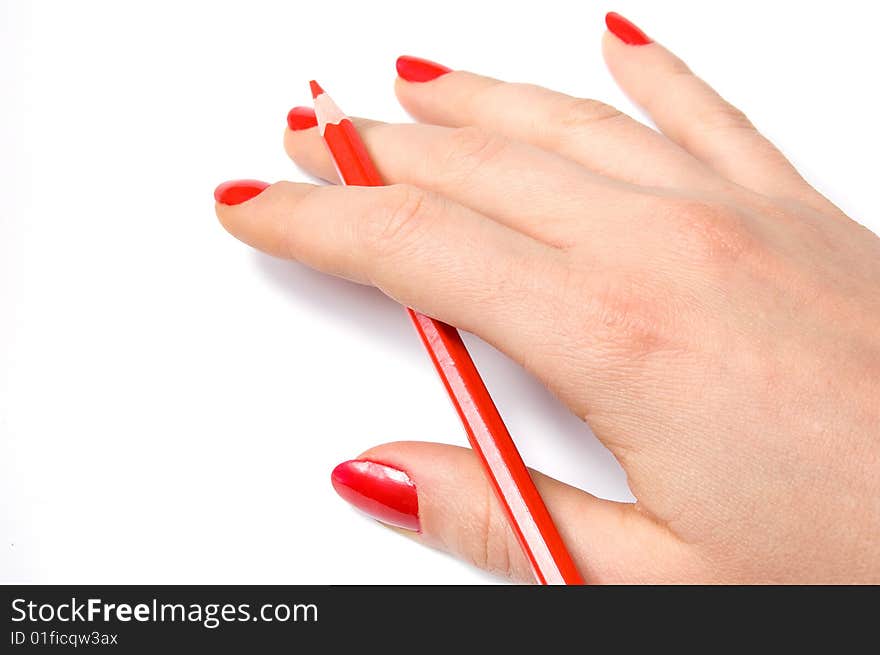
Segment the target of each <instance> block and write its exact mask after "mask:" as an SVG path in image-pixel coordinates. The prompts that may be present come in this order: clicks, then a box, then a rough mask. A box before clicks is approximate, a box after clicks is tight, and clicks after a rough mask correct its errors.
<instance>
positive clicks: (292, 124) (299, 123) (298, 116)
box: [287, 107, 318, 130]
mask: <svg viewBox="0 0 880 655" xmlns="http://www.w3.org/2000/svg"><path fill="white" fill-rule="evenodd" d="M317 124H318V119H317V118H316V117H315V110H314V109H312V108H311V107H294V108H293V109H291V110H290V111H289V112H287V127H289V128H290V129H291V130H307V129H309V128H310V127H315V126H316V125H317Z"/></svg>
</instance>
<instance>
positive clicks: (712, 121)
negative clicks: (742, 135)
mask: <svg viewBox="0 0 880 655" xmlns="http://www.w3.org/2000/svg"><path fill="white" fill-rule="evenodd" d="M698 122H699V124H701V125H702V126H703V127H704V129H706V130H711V131H716V130H754V129H755V128H754V126H753V125H752V121H750V120H749V117H748V116H746V115H745V114H744V113H743V112H742V111H741V110H740V109H738V108H736V107H734V106H733V105H731V104H730V103H728V102H721V103H719V104H715V105H712V107H710V108H709V109H706V110H705V111H703V112H702V113H700V114H699V115H698Z"/></svg>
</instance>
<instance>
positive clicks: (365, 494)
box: [330, 459, 421, 532]
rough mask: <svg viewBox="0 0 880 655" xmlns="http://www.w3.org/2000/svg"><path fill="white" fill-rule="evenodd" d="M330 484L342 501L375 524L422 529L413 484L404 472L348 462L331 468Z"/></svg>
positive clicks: (371, 463) (385, 467)
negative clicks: (370, 518) (352, 506)
mask: <svg viewBox="0 0 880 655" xmlns="http://www.w3.org/2000/svg"><path fill="white" fill-rule="evenodd" d="M330 481H331V482H332V483H333V488H334V489H335V490H336V493H338V494H339V495H340V496H341V497H342V499H343V500H345V501H347V502H349V503H351V504H352V505H354V506H355V507H357V508H358V509H359V510H361V511H362V512H364V513H366V514H369V515H370V516H372V517H373V518H374V519H376V520H377V521H382V523H387V524H388V525H393V526H396V527H398V528H404V529H406V530H413V531H415V532H418V531H419V530H420V529H421V524H420V523H419V497H418V495H417V494H416V485H414V484H413V481H412V480H410V479H409V476H408V475H407V474H406V473H405V472H404V471H401V470H400V469H398V468H394V467H393V466H388V465H386V464H380V463H379V462H371V461H368V460H363V459H351V460H349V461H347V462H343V463H342V464H340V465H339V466H337V467H336V468H335V469H333V473H332V474H331V475H330Z"/></svg>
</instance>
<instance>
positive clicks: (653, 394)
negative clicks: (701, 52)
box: [217, 16, 880, 583]
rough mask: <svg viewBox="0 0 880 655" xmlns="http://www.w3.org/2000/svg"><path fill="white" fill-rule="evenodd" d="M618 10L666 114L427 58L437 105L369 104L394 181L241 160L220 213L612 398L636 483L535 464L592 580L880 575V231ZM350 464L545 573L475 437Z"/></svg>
mask: <svg viewBox="0 0 880 655" xmlns="http://www.w3.org/2000/svg"><path fill="white" fill-rule="evenodd" d="M609 27H610V28H611V29H612V30H613V33H612V32H609V33H606V34H605V37H604V43H603V47H604V54H605V58H606V61H607V63H608V66H609V68H610V70H611V72H612V74H613V75H614V77H615V79H616V80H617V81H618V83H619V84H620V86H621V87H622V88H623V89H624V90H625V91H626V92H627V93H628V94H629V95H630V96H631V97H632V98H633V100H634V101H635V102H636V103H638V104H639V105H641V106H642V107H643V108H644V109H645V110H646V111H647V113H648V114H649V115H650V117H651V118H652V119H653V121H654V122H655V123H656V124H657V126H658V127H659V128H660V130H661V132H662V133H660V132H656V131H654V130H652V129H649V128H648V127H645V126H643V125H641V124H640V123H638V122H636V121H634V120H633V119H631V118H629V117H627V116H625V115H623V114H621V113H620V112H618V111H617V110H615V109H613V108H611V107H609V106H607V105H604V104H602V103H599V102H596V101H594V100H585V99H579V98H572V97H569V96H565V95H562V94H558V93H554V92H552V91H549V90H546V89H541V88H538V87H535V86H531V85H522V84H508V83H503V82H499V81H497V80H492V79H488V78H485V77H481V76H478V75H474V74H472V73H467V72H463V71H448V70H447V69H445V68H443V67H438V66H436V65H433V64H429V63H425V62H419V61H415V60H411V59H406V58H404V59H402V61H401V62H399V64H398V70H399V72H400V73H401V77H400V78H398V80H397V84H396V91H397V94H398V97H399V99H400V101H401V103H402V104H403V106H404V107H405V108H406V109H407V110H408V111H409V112H410V113H411V114H412V115H413V116H414V117H415V118H416V119H418V120H419V121H420V122H421V123H422V124H417V125H388V124H384V123H378V122H374V121H366V120H359V121H358V127H359V130H360V131H361V134H362V135H363V137H364V140H365V142H366V144H367V147H368V148H369V150H370V152H371V155H372V156H373V158H374V160H375V162H376V164H377V166H378V168H379V170H380V172H381V173H382V175H383V177H384V179H385V180H386V181H387V182H388V183H389V185H390V186H387V187H381V188H357V187H348V188H341V187H333V186H326V187H319V186H314V185H309V184H293V183H289V182H280V183H277V184H274V185H271V186H268V187H266V185H262V184H236V183H231V184H228V185H225V186H222V187H221V188H220V189H218V200H220V202H219V203H218V205H217V213H218V216H219V218H220V220H221V222H222V223H223V225H224V226H225V227H226V228H227V229H228V230H229V231H230V232H231V233H232V234H234V235H235V236H237V237H238V238H240V239H242V240H243V241H245V242H247V243H249V244H251V245H253V246H254V247H257V248H259V249H261V250H264V251H266V252H269V253H272V254H274V255H278V256H282V257H289V258H293V259H297V260H299V261H302V262H304V263H306V264H308V265H310V266H312V267H314V268H316V269H318V270H321V271H324V272H327V273H332V274H335V275H340V276H343V277H346V278H348V279H351V280H354V281H357V282H361V283H364V284H372V285H375V286H377V287H379V288H380V289H382V290H383V291H384V292H385V293H387V294H388V295H389V296H391V297H393V298H395V299H396V300H398V301H399V302H400V303H402V304H405V305H408V306H411V307H413V308H415V309H417V310H419V311H420V312H423V313H425V314H428V315H430V316H434V317H436V318H438V319H441V320H443V321H446V322H448V323H450V324H452V325H455V326H458V327H461V328H462V329H465V330H468V331H470V332H473V333H475V334H477V335H479V336H480V337H482V338H483V339H485V340H486V341H488V342H490V343H492V344H493V345H495V346H496V347H497V348H499V349H500V350H502V351H504V352H505V353H507V354H508V355H509V356H511V357H512V358H514V359H515V360H516V361H518V362H520V363H521V364H522V365H523V366H524V367H526V368H527V369H528V370H529V371H531V372H532V373H533V374H534V375H535V376H537V377H538V378H539V379H540V380H541V381H542V382H543V383H544V384H545V385H547V386H548V387H549V388H550V389H551V390H552V391H553V392H554V393H556V394H557V395H558V396H559V397H560V398H561V399H562V400H563V401H564V402H565V403H566V404H567V406H568V407H569V408H570V409H571V410H572V411H573V412H574V413H575V414H577V415H578V416H579V417H581V418H583V419H584V420H585V421H587V423H588V424H589V425H590V426H591V427H592V429H593V431H594V432H595V434H596V435H597V436H598V437H599V438H600V439H601V440H602V441H603V442H604V443H605V444H606V445H607V446H608V448H609V449H610V450H611V451H612V452H613V453H614V455H615V456H616V457H617V458H618V460H619V461H620V462H621V464H622V465H623V467H624V469H625V470H626V472H627V475H628V479H629V484H630V488H631V489H632V492H633V494H634V495H635V497H636V498H637V502H636V503H635V504H626V503H616V502H611V501H607V500H602V499H598V498H595V497H593V496H591V495H589V494H587V493H586V492H584V491H581V490H579V489H576V488H573V487H571V486H568V485H566V484H563V483H561V482H558V481H556V480H553V479H551V478H548V477H546V476H543V475H541V474H539V473H534V478H535V482H536V484H537V486H538V488H539V489H540V491H541V493H542V495H543V497H544V499H545V501H546V503H547V505H548V507H549V509H550V511H551V513H552V514H553V515H554V517H555V519H556V522H557V525H558V527H559V529H560V532H561V533H562V535H563V537H564V539H565V540H566V543H567V544H568V546H569V549H570V550H571V552H572V555H573V556H574V558H575V560H576V562H577V563H578V565H579V567H580V569H581V571H582V573H583V574H584V576H585V578H586V579H587V581H588V582H733V583H737V582H868V581H873V582H880V475H878V471H880V239H878V238H877V237H876V236H875V235H873V234H872V233H871V232H869V231H868V230H867V229H865V228H863V227H861V226H859V225H858V224H857V223H855V222H853V221H852V220H850V219H849V218H847V217H846V216H845V215H844V214H843V213H842V212H841V211H840V210H839V209H838V208H837V207H835V206H834V205H833V204H832V203H831V202H829V201H828V200H827V199H825V198H824V197H822V196H821V195H820V194H819V193H818V192H816V191H815V190H814V189H812V188H811V187H810V186H809V185H808V184H807V183H806V182H805V181H804V180H803V179H802V178H801V177H800V175H799V174H798V173H797V171H796V170H795V169H794V168H793V167H792V165H791V164H790V163H789V162H788V161H787V160H786V159H785V158H784V156H783V155H782V154H781V153H780V152H779V151H778V150H777V149H776V148H774V146H773V145H772V144H771V143H769V142H768V141H767V140H766V139H765V138H764V137H762V136H761V135H760V134H759V133H758V132H757V131H756V130H755V129H754V128H753V127H752V125H751V124H750V123H749V121H748V120H747V119H746V118H745V116H744V115H743V114H742V113H741V112H739V111H738V110H737V109H735V108H733V107H732V106H730V105H729V104H728V103H726V102H725V101H724V100H723V99H722V98H721V97H719V96H718V95H717V94H716V93H715V92H714V91H713V90H712V89H711V88H710V87H708V86H707V85H706V84H705V83H704V82H702V81H701V80H699V79H698V78H697V77H695V76H694V75H693V74H692V73H691V72H690V71H689V70H688V69H687V67H686V66H685V65H684V64H683V63H682V62H681V61H680V60H679V59H677V58H676V57H675V56H674V55H673V54H671V53H670V52H669V51H667V50H666V49H665V48H663V47H662V46H660V45H659V44H656V43H652V42H650V41H649V40H648V39H647V38H646V37H644V35H642V34H641V33H640V32H638V31H637V29H636V28H634V27H632V26H631V25H629V24H627V23H625V22H622V21H621V20H620V19H618V18H615V17H613V16H612V17H610V18H609ZM408 79H409V80H412V81H408ZM290 125H291V127H293V128H297V129H288V130H287V132H286V133H285V147H286V149H287V151H288V153H289V154H290V156H291V157H292V158H293V159H294V161H295V162H297V163H298V164H299V165H300V166H302V167H303V168H305V169H306V170H308V171H310V172H312V173H314V174H316V175H318V176H320V177H323V178H325V179H328V180H334V179H335V172H334V169H333V165H332V163H331V161H330V158H329V156H328V154H327V152H326V148H325V146H324V144H323V143H322V141H321V138H320V135H319V134H318V133H317V130H316V129H314V128H313V127H312V126H313V118H312V117H310V115H309V114H308V112H303V111H302V110H295V111H293V112H292V114H291V117H290ZM236 202H240V204H235V203H236ZM334 485H335V486H336V488H337V490H338V491H339V492H340V493H341V494H342V495H343V497H345V498H347V499H348V500H350V501H351V502H353V503H354V504H356V505H357V506H359V507H361V508H362V509H364V510H365V511H368V512H370V513H371V514H373V515H374V516H376V517H377V518H380V519H382V520H384V521H386V522H388V523H391V524H392V525H396V526H398V527H402V528H404V529H405V530H406V531H407V532H409V534H411V535H412V536H413V537H414V538H415V539H417V540H419V541H421V542H423V543H425V544H428V545H431V546H434V547H438V548H441V549H444V550H447V551H450V552H452V553H454V554H456V555H458V556H460V557H463V558H465V559H468V560H470V561H472V562H474V563H475V564H476V565H478V566H481V567H484V568H486V569H489V570H492V571H495V572H498V573H501V574H503V575H508V576H510V577H512V578H514V579H520V580H528V579H530V577H531V576H530V572H529V568H528V566H527V564H526V561H525V559H524V557H523V556H522V554H521V552H520V550H519V546H518V544H517V543H516V541H515V539H514V537H513V534H512V532H511V531H510V530H509V528H508V527H507V525H506V522H505V519H504V516H503V515H502V513H501V510H500V507H499V505H498V504H497V502H496V500H495V498H494V496H493V494H492V492H491V489H490V488H489V486H488V483H487V481H486V479H485V477H484V475H483V472H482V470H481V468H480V465H479V463H478V461H477V460H476V458H475V457H474V456H473V454H472V453H471V452H470V451H469V450H467V449H462V448H457V447H454V446H447V445H441V444H427V443H416V442H411V443H393V444H386V445H383V446H379V447H376V448H373V449H370V450H368V451H367V452H366V453H364V454H363V455H361V456H360V457H359V458H358V460H357V461H354V462H349V463H346V464H343V465H341V466H340V467H338V468H337V470H336V471H335V472H334Z"/></svg>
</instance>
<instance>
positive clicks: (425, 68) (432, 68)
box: [397, 55, 452, 82]
mask: <svg viewBox="0 0 880 655" xmlns="http://www.w3.org/2000/svg"><path fill="white" fill-rule="evenodd" d="M451 71H452V69H451V68H446V66H443V65H442V64H437V63H434V62H433V61H428V60H427V59H420V58H419V57H410V56H408V55H403V56H402V57H398V58H397V74H398V75H400V76H401V77H402V78H403V79H405V80H406V81H407V82H430V81H431V80H434V79H437V78H438V77H440V76H441V75H446V73H449V72H451Z"/></svg>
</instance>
